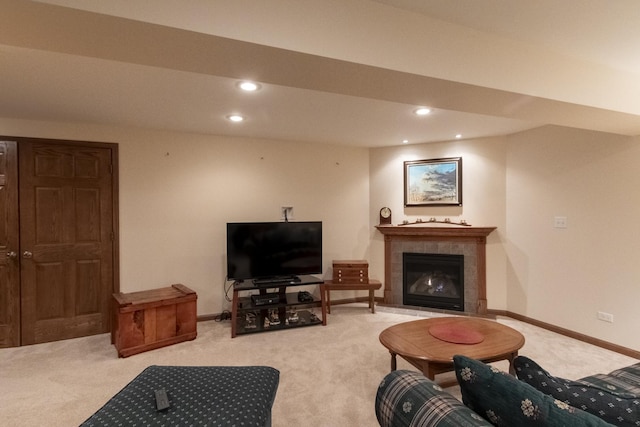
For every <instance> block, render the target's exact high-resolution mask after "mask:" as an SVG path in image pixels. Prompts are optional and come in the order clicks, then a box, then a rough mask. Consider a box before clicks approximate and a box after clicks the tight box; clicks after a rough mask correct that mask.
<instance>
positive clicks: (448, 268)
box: [402, 252, 464, 311]
mask: <svg viewBox="0 0 640 427" xmlns="http://www.w3.org/2000/svg"><path fill="white" fill-rule="evenodd" d="M402 279H403V286H402V303H403V304H404V305H413V306H419V307H429V308H439V309H444V310H454V311H464V255H448V254H429V253H411V252H405V253H403V254H402Z"/></svg>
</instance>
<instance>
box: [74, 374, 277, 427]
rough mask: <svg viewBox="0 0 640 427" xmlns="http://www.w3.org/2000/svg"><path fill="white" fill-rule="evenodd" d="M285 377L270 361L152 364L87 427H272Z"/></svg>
mask: <svg viewBox="0 0 640 427" xmlns="http://www.w3.org/2000/svg"><path fill="white" fill-rule="evenodd" d="M279 380H280V372H279V371H278V370H277V369H274V368H271V367H268V366H150V367H148V368H146V369H145V370H144V371H142V373H140V375H138V376H137V377H136V378H134V379H133V380H132V381H131V382H130V383H129V384H127V385H126V386H125V387H124V388H123V389H122V390H121V391H120V392H118V394H116V395H115V396H113V397H112V398H111V399H110V400H109V401H108V402H107V403H106V404H105V405H104V406H103V407H102V408H100V409H99V410H98V411H97V412H96V413H95V414H93V415H92V416H91V417H90V418H89V419H87V420H86V421H85V422H84V423H83V424H82V426H138V425H140V426H248V427H250V426H270V425H271V407H272V405H273V402H274V400H275V397H276V391H277V389H278V383H279ZM158 389H164V390H166V392H167V396H168V398H169V402H170V404H171V406H170V407H169V408H168V409H165V410H163V411H158V410H156V400H155V393H154V391H155V390H158Z"/></svg>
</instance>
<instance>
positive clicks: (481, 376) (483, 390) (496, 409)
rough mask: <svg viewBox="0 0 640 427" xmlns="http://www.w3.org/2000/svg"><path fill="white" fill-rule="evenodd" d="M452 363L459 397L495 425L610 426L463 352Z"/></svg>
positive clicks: (550, 426) (520, 426) (519, 426)
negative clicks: (459, 392) (458, 387)
mask: <svg viewBox="0 0 640 427" xmlns="http://www.w3.org/2000/svg"><path fill="white" fill-rule="evenodd" d="M453 364H454V367H455V372H456V377H457V378H458V383H459V384H460V390H461V391H462V401H463V402H464V404H465V405H467V406H469V407H470V408H471V409H473V410H474V411H475V412H476V413H478V414H480V415H482V416H484V417H485V418H486V419H487V420H488V421H490V422H491V423H492V424H494V425H497V426H518V427H522V426H549V427H560V426H564V427H572V426H586V427H590V426H610V424H608V423H606V422H604V421H603V420H601V419H600V418H598V417H596V416H594V415H591V414H589V413H586V412H584V411H582V410H580V409H576V408H574V407H572V406H569V405H567V404H566V403H564V402H561V401H559V400H557V399H554V398H552V397H551V396H547V395H545V394H544V393H541V392H540V391H538V390H536V389H535V388H533V387H531V386H530V385H529V384H526V383H524V382H522V381H519V380H518V379H517V378H515V377H513V376H511V375H509V374H507V373H505V372H502V371H500V370H499V369H496V368H494V367H492V366H490V365H486V364H484V363H482V362H480V361H477V360H474V359H470V358H468V357H466V356H454V357H453Z"/></svg>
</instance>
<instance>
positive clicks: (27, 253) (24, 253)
mask: <svg viewBox="0 0 640 427" xmlns="http://www.w3.org/2000/svg"><path fill="white" fill-rule="evenodd" d="M22 257H23V258H33V253H32V252H29V251H24V252H23V253H22Z"/></svg>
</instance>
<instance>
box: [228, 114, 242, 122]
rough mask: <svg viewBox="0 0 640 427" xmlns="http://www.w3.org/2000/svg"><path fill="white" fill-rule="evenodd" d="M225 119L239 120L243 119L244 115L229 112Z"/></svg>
mask: <svg viewBox="0 0 640 427" xmlns="http://www.w3.org/2000/svg"><path fill="white" fill-rule="evenodd" d="M227 119H229V120H231V121H232V122H241V121H243V120H244V117H242V116H241V115H239V114H231V115H229V116H227Z"/></svg>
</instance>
